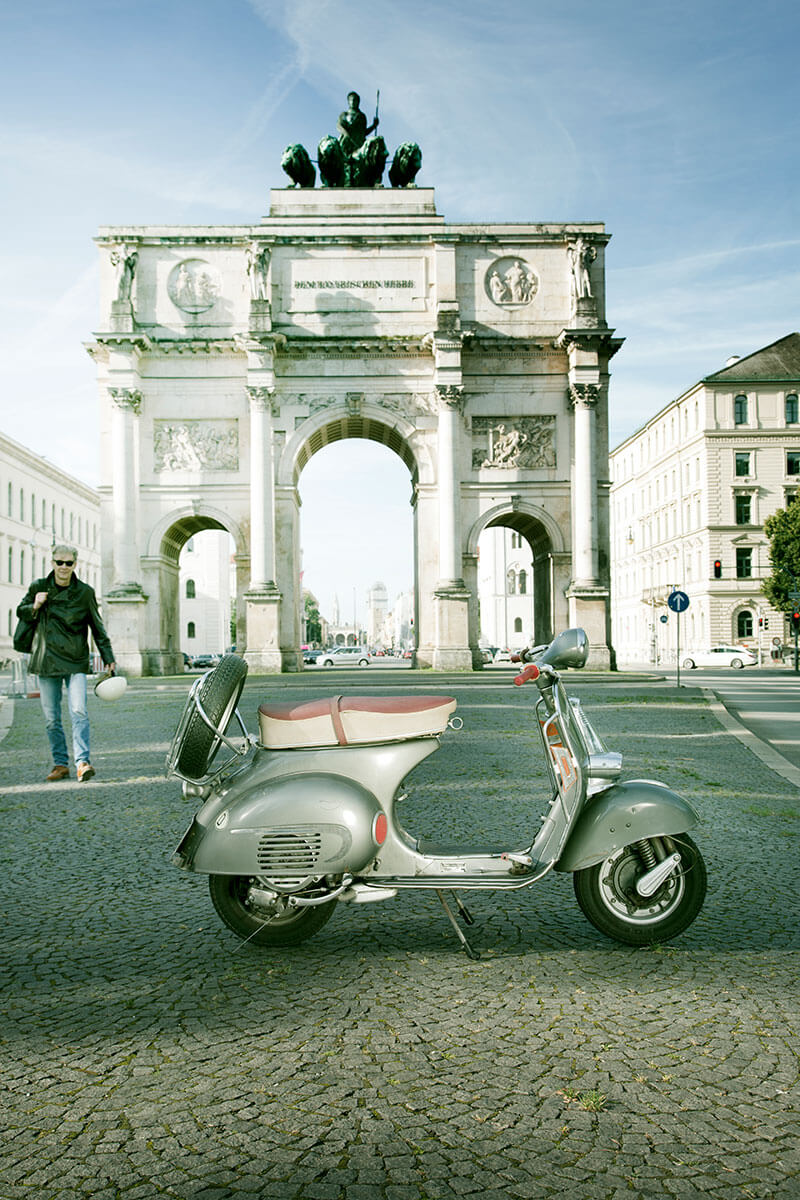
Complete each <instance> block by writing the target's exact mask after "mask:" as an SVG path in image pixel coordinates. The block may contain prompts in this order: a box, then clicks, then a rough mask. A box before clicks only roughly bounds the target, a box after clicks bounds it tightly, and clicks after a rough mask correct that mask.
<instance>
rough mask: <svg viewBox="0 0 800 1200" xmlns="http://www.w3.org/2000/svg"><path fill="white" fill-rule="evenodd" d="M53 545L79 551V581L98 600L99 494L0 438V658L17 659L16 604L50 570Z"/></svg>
mask: <svg viewBox="0 0 800 1200" xmlns="http://www.w3.org/2000/svg"><path fill="white" fill-rule="evenodd" d="M57 542H66V543H67V544H68V545H74V546H76V547H77V550H78V567H77V573H78V576H79V578H80V579H83V580H84V582H86V583H88V584H90V585H91V586H92V587H93V588H94V589H95V591H96V592H97V594H98V597H99V596H100V497H99V495H98V494H97V492H96V491H94V490H93V489H92V488H90V487H87V485H86V484H85V483H81V482H80V480H78V479H74V478H73V477H72V476H71V475H68V474H67V473H66V472H65V471H61V470H59V468H58V467H54V466H53V464H52V463H51V462H48V461H47V459H46V458H42V457H41V456H40V455H38V454H34V452H33V451H32V450H28V449H27V448H26V447H25V446H21V445H20V444H19V443H18V442H15V441H13V440H12V439H11V438H9V437H5V436H4V435H3V434H0V659H3V660H6V659H9V658H15V657H18V656H17V654H16V651H15V650H14V647H13V642H12V637H13V634H14V629H15V627H16V623H17V618H16V610H17V605H18V604H19V602H20V600H21V599H22V597H23V596H24V594H25V592H26V591H27V590H28V588H29V586H30V584H31V583H32V582H33V580H34V579H38V578H40V577H41V576H43V575H47V574H49V572H50V571H51V570H52V563H51V559H52V548H53V546H54V545H55V544H56V543H57Z"/></svg>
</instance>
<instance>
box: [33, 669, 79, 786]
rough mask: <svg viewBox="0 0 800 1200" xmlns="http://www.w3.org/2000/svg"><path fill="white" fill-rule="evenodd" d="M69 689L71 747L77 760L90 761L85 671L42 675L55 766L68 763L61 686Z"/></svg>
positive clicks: (43, 702) (43, 704)
mask: <svg viewBox="0 0 800 1200" xmlns="http://www.w3.org/2000/svg"><path fill="white" fill-rule="evenodd" d="M62 685H63V686H64V687H66V690H67V707H68V708H69V718H70V721H71V722H72V751H73V754H74V755H75V762H76V763H79V762H89V715H88V713H87V711H86V676H85V675H40V676H39V695H40V697H41V701H42V711H43V712H44V723H45V728H46V729H47V739H48V741H49V742H50V752H51V753H52V755H53V762H54V763H55V765H56V766H62V767H67V766H69V754H68V753H67V742H66V738H65V737H64V727H63V725H62V724H61V688H62Z"/></svg>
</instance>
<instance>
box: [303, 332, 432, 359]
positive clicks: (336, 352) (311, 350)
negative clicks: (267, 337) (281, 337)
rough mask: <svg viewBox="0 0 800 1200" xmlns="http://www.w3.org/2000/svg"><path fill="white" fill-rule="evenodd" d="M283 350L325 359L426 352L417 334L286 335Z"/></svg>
mask: <svg viewBox="0 0 800 1200" xmlns="http://www.w3.org/2000/svg"><path fill="white" fill-rule="evenodd" d="M280 353H281V354H282V355H286V356H289V357H293V358H298V357H301V356H302V357H306V356H312V355H313V356H314V357H324V358H364V357H369V358H381V357H389V356H392V357H397V356H404V357H413V358H419V357H421V356H422V355H423V353H424V351H423V350H422V348H421V346H420V339H419V338H416V337H376V338H331V337H315V338H309V337H304V338H292V337H287V338H286V340H285V344H284V345H283V346H281V347H280Z"/></svg>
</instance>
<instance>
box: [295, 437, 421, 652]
mask: <svg viewBox="0 0 800 1200" xmlns="http://www.w3.org/2000/svg"><path fill="white" fill-rule="evenodd" d="M376 435H380V436H376ZM377 443H379V444H377ZM299 470H300V471H301V472H302V474H300V477H299V484H298V489H299V493H300V500H301V505H302V507H301V513H300V548H301V566H300V570H301V580H300V584H301V586H300V594H301V595H302V597H303V600H302V605H303V613H302V616H303V643H304V644H305V645H306V646H308V647H317V646H319V647H327V646H334V645H363V646H365V647H366V648H367V649H369V650H370V651H373V652H379V653H380V652H383V653H386V654H393V653H401V652H402V651H404V650H405V649H407V648H408V649H410V648H412V647H413V642H414V591H415V518H414V508H413V504H412V501H413V495H414V489H413V483H414V462H413V457H412V456H411V453H410V450H409V448H408V446H407V444H406V443H405V441H404V440H403V438H402V437H401V436H400V435H399V434H397V432H396V431H395V430H392V429H390V428H389V427H387V426H384V425H381V424H379V423H377V422H375V421H368V420H363V419H361V418H358V419H355V418H351V419H349V420H342V421H339V422H337V423H335V424H332V425H330V426H328V427H326V429H324V430H320V431H318V432H317V433H315V434H314V435H313V437H312V438H311V439H310V440H309V442H308V443H307V446H306V447H304V451H303V454H302V455H301V457H300V459H299ZM409 475H411V478H409Z"/></svg>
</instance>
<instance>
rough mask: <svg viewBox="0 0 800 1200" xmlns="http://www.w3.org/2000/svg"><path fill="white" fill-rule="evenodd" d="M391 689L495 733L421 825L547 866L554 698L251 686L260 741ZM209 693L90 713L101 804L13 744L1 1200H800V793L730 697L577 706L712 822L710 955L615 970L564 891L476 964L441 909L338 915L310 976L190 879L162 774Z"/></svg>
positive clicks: (504, 900)
mask: <svg viewBox="0 0 800 1200" xmlns="http://www.w3.org/2000/svg"><path fill="white" fill-rule="evenodd" d="M387 686H388V687H389V688H390V690H391V689H393V690H401V689H403V690H404V689H406V688H409V687H418V688H421V689H422V690H424V691H432V690H437V691H438V690H441V691H443V692H445V693H446V692H451V693H452V694H454V695H456V696H457V697H458V699H459V713H460V714H461V715H462V716H463V717H464V719H465V728H464V729H463V730H462V731H461V732H460V733H454V732H448V734H447V735H446V737H445V739H444V744H443V748H442V750H441V751H440V752H439V753H438V754H436V755H434V756H433V758H432V759H429V760H427V761H426V762H425V763H424V764H423V765H422V766H421V767H420V768H419V769H418V771H417V772H416V773H415V776H416V779H417V780H418V783H417V786H416V787H415V788H414V790H413V793H412V795H411V796H410V797H409V799H408V800H407V801H406V802H405V807H404V810H403V811H404V819H405V823H406V826H407V828H409V829H411V830H413V831H414V832H417V833H420V834H430V833H434V832H436V833H439V834H442V835H444V836H450V835H453V836H456V835H459V834H463V835H464V836H465V837H468V838H472V839H474V838H481V839H482V838H484V837H485V838H486V839H487V840H491V841H493V840H495V839H498V838H500V837H502V836H503V835H504V833H505V832H506V831H507V830H508V829H509V828H511V829H512V830H513V831H514V834H515V838H514V840H519V841H522V840H523V838H524V834H525V832H527V831H528V830H529V829H530V828H532V827H533V826H534V825H535V824H538V815H539V812H540V811H541V806H540V803H539V801H540V799H541V795H542V789H541V784H540V777H539V775H538V770H539V768H538V742H537V738H536V735H535V733H534V732H533V730H532V726H531V706H532V700H533V698H534V696H533V689H527V690H524V689H514V688H513V687H511V686H510V683H509V680H508V679H507V678H503V677H491V678H490V677H486V676H479V677H474V676H462V677H459V678H458V679H455V680H444V679H443V678H442V677H441V676H431V675H427V676H422V675H421V674H418V673H416V672H412V673H406V674H404V675H403V676H402V677H398V678H397V679H395V680H394V681H390V680H389V679H388V678H386V677H382V678H381V680H380V688H378V687H377V686H376V684H375V682H374V681H373V679H372V677H370V679H369V682H366V681H365V680H364V679H363V677H361V678H359V679H358V681H356V680H355V679H348V680H347V681H346V682H344V683H342V682H339V683H332V682H331V680H330V679H329V678H327V677H326V679H325V680H324V681H323V680H320V679H314V678H308V677H300V676H298V677H290V678H289V679H288V680H287V679H285V678H284V679H283V680H277V679H275V678H274V677H273V678H262V679H251V680H250V681H248V684H247V688H246V691H245V696H244V702H243V711H244V713H245V715H246V716H247V718H248V722H249V723H251V725H254V720H255V709H256V707H257V704H258V702H259V700H261V699H266V698H267V697H270V696H271V697H275V696H276V695H277V694H280V693H283V694H284V695H285V694H286V691H287V689H288V688H292V689H294V690H293V694H296V695H297V696H298V698H299V697H300V696H307V695H319V694H320V692H330V691H332V690H349V691H350V692H353V691H358V692H371V691H379V690H380V691H385V690H386V688H387ZM187 687H188V684H187V681H185V680H181V681H156V680H142V681H134V682H133V683H132V685H131V687H130V688H129V689H128V692H127V694H126V696H125V698H124V699H123V700H122V701H120V702H119V703H118V704H116V705H102V704H101V703H99V702H96V701H94V698H92V700H93V708H92V713H91V715H92V733H93V738H94V745H95V747H96V750H95V753H94V755H93V759H94V763H95V766H96V768H97V778H96V779H95V780H94V781H92V782H91V783H90V784H84V785H78V784H77V783H76V782H75V781H74V780H73V781H69V782H66V783H63V784H45V783H44V782H43V777H44V775H45V774H46V771H47V769H48V767H49V762H48V759H47V752H46V741H45V735H44V729H43V724H42V718H41V713H40V710H39V705H38V702H37V701H35V700H18V701H16V704H15V712H14V720H13V724H12V725H11V728H10V730H9V732H8V734H7V736H6V738H5V740H4V741H3V743H2V746H1V747H0V810H1V811H2V848H1V849H0V859H1V860H2V861H1V867H2V877H3V888H2V918H3V938H2V943H0V1021H2V1026H1V1028H0V1050H1V1051H2V1065H1V1067H0V1196H1V1197H2V1200H22V1198H25V1200H30V1198H35V1200H50V1198H52V1200H79V1198H81V1200H82V1198H85V1197H92V1198H93V1200H106V1198H107V1200H118V1198H123V1200H134V1198H137V1197H139V1198H141V1200H151V1198H154V1197H161V1196H164V1197H174V1198H176V1200H201V1198H202V1200H246V1198H248V1197H251V1198H265V1200H445V1198H447V1200H450V1198H452V1197H469V1196H475V1197H480V1198H481V1200H499V1198H501V1197H503V1198H506V1197H510V1198H515V1200H516V1198H518V1200H529V1198H539V1197H541V1198H547V1197H554V1196H570V1197H577V1198H579V1200H595V1198H598V1200H599V1198H602V1200H636V1198H642V1197H646V1198H648V1200H651V1198H655V1197H665V1196H666V1197H676V1198H687V1197H689V1198H690V1197H697V1196H712V1197H718V1198H719V1200H729V1198H730V1200H742V1198H757V1200H767V1198H769V1200H791V1198H794V1197H800V1122H799V1120H798V1117H799V1115H800V1114H799V1111H798V1109H799V1102H800V1087H799V1086H798V1047H800V1037H799V1036H798V1035H799V1034H800V1028H798V1027H799V1026H800V1012H799V1011H798V1010H799V1008H800V1004H799V1003H798V985H797V979H798V965H800V932H799V925H800V922H799V921H798V915H799V914H798V908H800V903H799V902H798V896H799V895H800V886H799V885H800V796H799V795H798V792H797V790H796V789H794V788H793V787H791V785H790V784H789V783H788V782H787V781H786V780H784V779H781V778H779V777H778V776H777V775H775V774H773V773H772V772H771V771H770V770H769V769H768V768H767V767H766V766H765V765H764V764H763V763H761V762H760V761H759V760H758V759H757V758H756V757H755V756H754V755H752V754H751V753H750V751H749V750H747V749H746V748H745V747H744V746H742V745H741V744H740V743H739V742H738V741H737V740H736V739H735V738H733V737H731V736H730V735H729V734H728V733H727V732H726V731H725V730H724V729H723V728H722V727H721V726H720V724H719V723H718V721H717V720H716V718H715V716H714V715H713V713H712V711H711V710H710V709H709V708H708V706H707V705H706V703H705V701H704V699H703V697H702V693H701V691H700V690H699V689H698V690H693V689H687V688H682V689H681V692H680V693H678V692H677V691H676V690H675V689H674V688H672V687H670V686H664V685H663V684H661V685H660V686H658V687H656V686H653V685H650V684H648V683H646V682H643V681H640V680H637V679H635V678H634V679H629V680H626V679H624V678H618V679H615V680H614V682H609V681H608V680H607V679H606V680H603V679H601V678H599V677H597V676H595V677H591V676H590V677H588V678H583V677H576V678H575V681H574V686H572V683H571V689H570V690H571V691H574V692H575V693H577V694H579V695H580V696H581V698H582V699H583V701H584V704H585V706H586V708H587V711H588V712H589V713H590V715H591V716H592V718H593V719H594V721H595V723H596V725H597V726H598V728H599V730H600V732H601V734H602V735H603V736H604V737H605V740H606V741H607V743H608V745H609V746H610V748H614V749H620V750H622V751H623V752H624V753H625V756H626V774H627V775H628V776H629V777H636V776H642V775H644V776H652V777H656V778H661V779H663V780H664V781H665V782H667V783H668V784H670V785H671V786H673V787H675V788H677V789H678V790H679V791H681V792H683V793H684V794H685V795H686V796H687V797H689V798H690V799H691V800H692V801H693V802H694V803H695V804H696V806H697V807H698V809H699V811H700V814H701V822H702V823H701V826H700V827H699V828H698V829H697V830H696V831H694V832H693V836H694V837H695V840H696V841H697V842H698V843H699V844H700V846H701V848H702V849H703V852H704V854H705V856H706V860H707V864H708V872H709V894H708V898H707V901H706V906H705V908H704V910H703V912H702V913H701V915H700V917H699V918H698V920H697V921H696V922H695V924H694V925H693V926H692V927H691V929H689V930H688V931H687V932H686V933H685V934H684V935H683V936H682V937H681V938H680V939H678V940H677V941H675V942H673V943H671V944H669V945H668V946H665V947H662V948H659V949H653V950H633V949H630V948H626V947H623V946H620V945H617V944H615V943H613V942H610V941H608V940H606V939H605V938H604V937H603V936H602V935H601V934H599V933H597V932H596V931H595V930H594V929H593V928H592V927H591V926H590V925H589V924H588V923H587V922H586V920H585V919H584V917H583V916H582V914H581V912H580V910H579V909H578V907H577V904H576V903H575V901H574V898H573V894H572V885H571V881H570V879H569V878H568V877H562V876H553V877H550V878H547V879H546V880H544V881H543V882H542V883H541V884H539V885H538V886H535V887H534V888H532V889H530V890H528V891H525V892H518V893H514V894H510V895H504V894H502V893H501V894H493V893H491V892H485V893H474V894H472V895H471V897H470V907H471V908H472V910H473V913H474V915H475V916H476V918H477V924H476V925H475V926H474V927H473V929H472V931H471V936H472V937H473V939H474V942H475V944H476V946H477V947H478V948H479V949H480V950H481V952H482V958H481V960H480V961H478V962H475V961H471V960H469V959H468V958H467V957H466V956H465V955H464V953H463V952H462V951H461V950H460V949H459V946H458V943H457V941H456V940H455V938H454V936H453V933H452V930H451V929H450V926H449V925H448V923H447V921H446V919H445V917H444V914H443V913H442V911H441V909H440V908H439V905H438V903H437V901H436V899H435V897H433V896H429V895H428V894H427V893H417V894H411V895H408V896H405V897H402V896H401V897H398V898H397V899H396V900H393V901H390V902H388V903H386V904H375V905H365V906H358V907H356V906H352V905H350V906H346V905H340V906H339V907H338V909H337V912H336V913H335V915H334V917H333V919H332V920H331V921H330V922H329V923H328V924H327V925H326V926H325V928H324V929H323V930H322V931H321V932H320V933H319V934H318V935H317V936H316V937H315V938H314V939H312V940H311V941H310V942H307V943H306V944H305V945H304V946H302V947H301V948H299V949H296V950H293V951H274V950H268V951H265V950H260V949H258V948H255V947H252V946H242V945H241V944H240V943H239V942H238V941H237V940H236V938H235V937H234V936H233V935H232V934H230V933H229V932H228V931H227V930H226V929H225V928H224V927H223V926H222V925H221V924H220V923H219V921H218V920H217V918H216V916H215V914H214V912H213V910H212V907H211V903H210V899H209V897H208V892H207V886H206V881H205V879H204V878H202V877H198V876H191V875H186V874H184V873H182V872H180V871H178V870H177V869H176V868H174V867H173V866H172V865H171V864H170V862H169V857H170V854H171V852H172V849H173V848H174V846H175V844H176V843H177V841H178V839H179V838H180V836H181V834H182V832H183V829H184V828H185V826H186V825H187V824H188V821H189V819H190V816H191V811H190V806H189V804H188V802H187V801H185V800H184V799H183V798H182V797H181V793H180V788H179V786H178V785H177V783H176V782H175V781H167V780H165V779H164V777H163V774H162V771H163V761H164V755H165V752H166V749H167V745H168V742H169V740H170V737H171V734H172V730H173V728H174V726H175V724H176V722H177V718H178V716H179V713H180V710H181V708H182V705H183V701H184V698H185V695H186V691H187ZM534 764H536V765H535V767H534ZM413 780H414V777H412V782H413ZM532 781H533V794H534V795H535V796H536V797H538V798H539V799H538V800H537V801H536V802H535V803H534V805H533V810H532V811H531V803H530V795H531V787H532ZM531 818H533V820H532V819H531ZM517 835H518V836H517Z"/></svg>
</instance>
